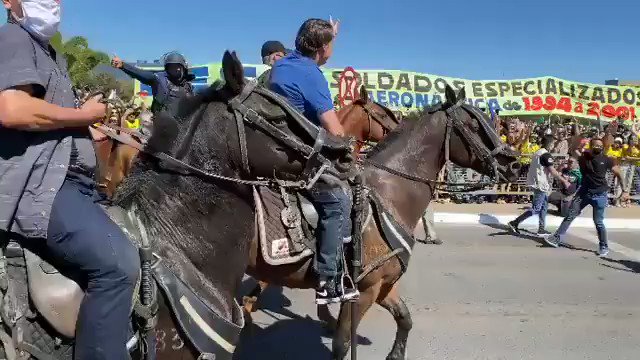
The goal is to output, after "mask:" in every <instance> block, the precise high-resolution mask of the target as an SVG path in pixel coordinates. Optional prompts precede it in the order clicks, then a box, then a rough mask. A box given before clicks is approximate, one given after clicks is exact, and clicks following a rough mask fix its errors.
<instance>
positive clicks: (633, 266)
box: [601, 258, 640, 273]
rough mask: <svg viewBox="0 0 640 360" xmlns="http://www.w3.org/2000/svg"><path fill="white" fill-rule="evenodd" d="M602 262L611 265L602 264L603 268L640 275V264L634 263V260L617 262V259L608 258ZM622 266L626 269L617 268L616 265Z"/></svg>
mask: <svg viewBox="0 0 640 360" xmlns="http://www.w3.org/2000/svg"><path fill="white" fill-rule="evenodd" d="M602 260H604V261H606V262H608V263H610V264H604V263H603V264H601V265H602V266H606V267H608V268H611V269H615V270H620V271H627V272H631V273H640V262H637V261H633V260H615V259H608V258H603V259H602ZM614 264H615V265H622V266H624V267H625V268H622V267H619V266H615V265H614Z"/></svg>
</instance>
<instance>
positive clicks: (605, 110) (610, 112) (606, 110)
mask: <svg viewBox="0 0 640 360" xmlns="http://www.w3.org/2000/svg"><path fill="white" fill-rule="evenodd" d="M602 115H604V116H605V117H610V118H612V117H615V116H616V108H615V107H613V106H612V105H605V106H603V107H602Z"/></svg>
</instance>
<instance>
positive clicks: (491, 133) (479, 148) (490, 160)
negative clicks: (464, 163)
mask: <svg viewBox="0 0 640 360" xmlns="http://www.w3.org/2000/svg"><path fill="white" fill-rule="evenodd" d="M438 111H444V112H445V115H446V117H447V125H446V126H447V128H446V133H445V141H444V145H443V146H444V147H445V148H444V151H445V161H447V162H448V161H449V160H450V157H449V155H450V147H451V132H452V131H453V130H457V131H458V132H459V133H460V135H462V137H463V138H464V140H465V141H466V142H467V143H468V144H469V147H471V152H472V153H473V154H474V155H475V156H477V157H479V158H480V160H481V161H482V164H483V166H485V169H486V170H488V171H489V172H492V173H493V174H494V176H493V177H492V181H490V182H483V183H480V182H479V183H477V184H474V185H473V186H472V187H469V188H465V189H460V190H453V191H452V190H447V191H449V192H467V191H473V190H479V189H482V188H484V187H485V186H487V185H494V184H496V182H497V181H499V180H500V178H504V177H503V176H502V175H501V173H500V170H502V171H505V170H507V167H506V166H504V165H501V164H500V163H498V160H497V159H496V155H498V154H504V155H506V156H514V155H515V153H514V152H513V150H511V149H509V148H508V147H506V146H504V144H503V143H502V142H501V141H500V138H499V137H498V135H497V134H496V133H495V129H493V128H492V127H491V126H489V124H488V123H487V121H486V119H485V115H484V114H483V113H482V112H481V111H480V110H478V109H476V108H474V107H472V106H470V105H467V104H465V103H464V99H461V100H459V101H458V102H456V103H455V104H453V105H451V106H448V107H446V108H444V107H443V106H442V105H440V106H437V107H434V108H433V109H431V110H429V111H427V113H428V114H434V113H436V112H438ZM459 111H466V112H467V113H469V115H472V116H473V117H475V118H476V119H477V120H478V123H479V124H480V126H481V127H482V129H483V130H484V131H485V133H486V134H487V135H488V137H489V139H490V140H491V143H492V145H493V147H494V148H493V150H489V149H488V148H487V147H486V146H485V145H484V143H482V141H481V140H479V139H478V137H477V136H476V135H475V133H474V132H473V131H472V130H471V129H469V127H468V126H466V125H465V124H464V123H463V121H462V120H460V118H459V117H458V116H457V114H458V112H459ZM365 163H367V164H370V165H372V166H374V167H376V168H378V169H381V170H384V171H386V172H388V173H390V174H392V175H396V176H399V177H402V178H405V179H407V180H411V181H414V182H419V183H424V184H427V185H429V186H430V187H432V188H437V186H447V185H460V184H458V183H448V182H443V181H437V180H433V179H427V178H423V177H420V176H414V175H410V174H407V173H406V172H403V171H399V170H396V169H392V168H389V167H387V166H385V165H383V164H380V163H377V162H375V161H372V160H371V159H367V160H365ZM505 180H506V179H505Z"/></svg>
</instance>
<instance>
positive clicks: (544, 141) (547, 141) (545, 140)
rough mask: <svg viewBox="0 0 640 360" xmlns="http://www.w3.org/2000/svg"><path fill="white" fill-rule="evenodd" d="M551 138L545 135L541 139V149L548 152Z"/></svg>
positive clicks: (551, 143) (551, 141) (551, 142)
mask: <svg viewBox="0 0 640 360" xmlns="http://www.w3.org/2000/svg"><path fill="white" fill-rule="evenodd" d="M553 140H554V139H553V136H552V135H545V136H544V137H543V138H542V142H541V145H542V147H543V148H545V149H547V150H549V147H551V145H553Z"/></svg>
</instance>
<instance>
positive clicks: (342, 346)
mask: <svg viewBox="0 0 640 360" xmlns="http://www.w3.org/2000/svg"><path fill="white" fill-rule="evenodd" d="M380 286H381V283H378V284H376V285H374V286H372V287H370V288H368V289H366V290H364V291H362V292H361V293H360V298H359V299H358V301H357V304H358V316H357V318H356V324H355V326H356V327H357V326H358V325H359V324H360V320H362V318H363V317H364V314H366V313H367V311H368V310H369V308H371V305H373V303H374V302H375V301H376V299H377V298H378V295H379V294H380ZM356 341H358V339H356ZM350 346H351V303H342V306H340V315H339V317H338V326H337V328H336V333H335V335H334V337H333V345H332V348H333V349H332V358H333V360H342V359H344V357H345V356H346V355H347V352H348V351H349V347H350Z"/></svg>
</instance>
